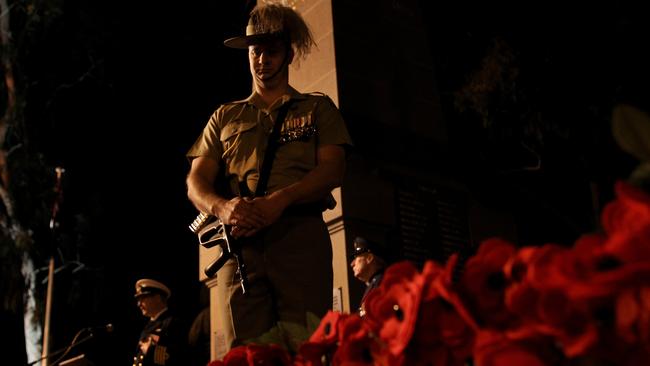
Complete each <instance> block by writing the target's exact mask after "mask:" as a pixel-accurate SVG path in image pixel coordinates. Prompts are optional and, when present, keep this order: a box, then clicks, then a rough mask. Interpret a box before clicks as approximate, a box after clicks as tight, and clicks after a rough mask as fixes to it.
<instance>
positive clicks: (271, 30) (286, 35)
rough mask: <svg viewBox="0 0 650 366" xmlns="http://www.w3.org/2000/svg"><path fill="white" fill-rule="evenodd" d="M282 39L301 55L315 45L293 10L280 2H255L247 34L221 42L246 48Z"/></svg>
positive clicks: (306, 27)
mask: <svg viewBox="0 0 650 366" xmlns="http://www.w3.org/2000/svg"><path fill="white" fill-rule="evenodd" d="M276 39H285V40H286V41H287V43H290V44H291V46H292V47H293V49H294V52H295V53H296V56H297V57H299V58H301V57H304V56H306V55H307V54H308V53H309V51H310V50H311V47H312V46H313V45H315V44H316V43H315V42H314V39H313V37H312V34H311V31H310V30H309V27H308V26H307V24H306V23H305V21H304V20H303V19H302V17H301V16H300V14H298V13H297V12H296V11H295V10H293V9H291V8H289V7H287V6H283V5H279V4H268V5H258V6H256V7H255V8H254V9H253V10H252V11H251V13H250V18H249V20H248V26H246V35H244V36H239V37H233V38H229V39H227V40H225V41H224V42H223V44H224V45H226V46H227V47H231V48H240V49H245V48H248V46H251V45H255V44H260V43H265V42H268V41H271V40H276Z"/></svg>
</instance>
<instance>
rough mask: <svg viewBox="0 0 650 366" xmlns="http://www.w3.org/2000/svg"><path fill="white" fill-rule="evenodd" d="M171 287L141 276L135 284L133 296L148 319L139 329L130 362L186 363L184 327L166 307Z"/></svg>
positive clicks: (141, 364)
mask: <svg viewBox="0 0 650 366" xmlns="http://www.w3.org/2000/svg"><path fill="white" fill-rule="evenodd" d="M170 296H171V291H170V290H169V288H168V287H167V286H165V285H164V284H162V283H161V282H158V281H155V280H152V279H148V278H144V279H141V280H138V281H137V282H136V284H135V299H136V301H137V304H138V308H140V311H141V312H142V315H144V316H145V317H147V318H149V322H147V324H146V325H145V326H144V329H143V330H142V332H141V333H140V339H139V341H138V347H137V349H136V355H135V356H134V357H133V365H134V366H149V365H167V366H176V365H188V364H190V362H188V358H187V357H188V356H189V355H188V352H187V349H188V345H187V332H188V330H187V327H185V326H184V324H183V322H182V321H180V320H179V319H177V318H175V317H173V316H172V314H171V313H170V311H169V309H168V308H167V300H168V299H169V297H170Z"/></svg>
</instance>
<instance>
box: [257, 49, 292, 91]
mask: <svg viewBox="0 0 650 366" xmlns="http://www.w3.org/2000/svg"><path fill="white" fill-rule="evenodd" d="M287 47H288V46H286V45H285V43H284V42H283V41H282V40H274V41H270V42H267V43H263V44H257V45H252V46H249V47H248V61H249V64H250V71H251V74H252V75H253V79H254V80H255V82H256V83H265V82H270V81H274V80H276V79H278V78H281V77H283V76H285V75H286V72H287V69H288V66H289V64H290V63H291V60H292V57H293V52H291V50H288V49H287ZM287 51H289V52H287Z"/></svg>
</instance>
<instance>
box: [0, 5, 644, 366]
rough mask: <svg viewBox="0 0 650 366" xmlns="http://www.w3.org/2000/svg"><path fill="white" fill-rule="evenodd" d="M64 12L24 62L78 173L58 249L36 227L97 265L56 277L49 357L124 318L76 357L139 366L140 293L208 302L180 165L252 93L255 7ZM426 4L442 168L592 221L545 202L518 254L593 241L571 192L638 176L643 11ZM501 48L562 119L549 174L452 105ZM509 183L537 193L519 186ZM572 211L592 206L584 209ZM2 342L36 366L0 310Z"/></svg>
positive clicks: (46, 131)
mask: <svg viewBox="0 0 650 366" xmlns="http://www.w3.org/2000/svg"><path fill="white" fill-rule="evenodd" d="M60 4H61V7H60V10H61V11H60V12H59V13H56V14H52V15H51V16H52V21H51V23H50V24H49V26H48V28H47V32H42V33H40V34H35V35H34V36H33V39H32V41H30V42H28V44H27V46H28V48H26V49H25V50H23V51H22V52H23V57H22V58H21V60H23V61H22V62H23V63H22V64H21V65H20V68H21V72H22V74H23V76H24V77H25V80H26V82H27V85H29V88H28V89H27V90H28V93H27V95H26V103H27V104H26V110H25V118H26V121H27V122H26V124H27V127H28V131H27V133H28V136H29V138H30V146H31V148H32V149H35V150H38V151H40V152H41V153H42V157H43V160H44V162H45V164H46V165H47V166H51V167H55V166H62V167H64V168H65V169H66V173H65V176H64V185H63V192H64V196H63V197H64V201H63V205H62V210H61V214H60V221H61V227H60V231H59V232H58V234H57V235H56V240H55V241H53V240H51V239H50V238H49V236H48V235H47V230H41V231H37V233H36V234H37V236H36V239H37V245H38V246H40V248H41V249H40V251H39V255H40V258H41V259H42V261H41V262H39V263H37V265H38V266H44V265H45V263H46V262H45V259H46V258H47V255H46V253H49V249H48V248H51V247H52V246H53V244H56V247H58V251H57V255H56V257H57V261H59V263H58V264H59V265H60V264H62V263H63V262H66V261H67V262H73V261H76V260H78V261H80V262H83V263H84V265H85V268H84V269H82V270H79V271H76V272H74V273H73V271H72V270H73V269H74V268H75V266H74V265H72V266H69V267H67V268H65V269H63V270H61V271H60V272H59V274H57V277H56V278H55V282H54V283H55V288H54V301H55V303H54V308H53V320H52V326H53V337H54V339H53V347H52V349H58V348H60V347H64V346H65V345H67V343H68V342H69V341H70V340H71V338H72V336H73V335H74V334H75V333H76V331H77V330H79V329H81V328H84V327H87V326H96V325H102V324H106V323H112V324H113V325H114V328H115V331H114V332H113V333H111V334H109V335H101V336H98V337H97V338H96V339H94V340H91V341H90V342H88V343H87V344H85V345H84V346H83V347H80V350H79V351H84V352H86V353H87V354H88V356H89V358H90V359H91V360H93V361H94V362H96V363H97V364H98V365H104V364H106V365H117V364H129V362H130V360H131V357H132V352H133V350H134V348H135V344H136V340H137V337H138V333H139V331H140V329H141V327H142V325H143V324H144V319H143V318H142V317H141V315H140V313H139V311H138V309H137V308H136V306H135V302H134V301H133V290H134V289H133V284H134V282H135V280H137V279H138V278H141V277H151V278H157V279H159V280H161V281H163V282H165V283H167V284H168V285H169V286H170V287H171V288H172V291H173V295H172V303H171V307H172V309H174V310H175V311H176V312H177V313H178V314H181V315H182V316H183V317H185V318H186V319H187V321H191V320H192V318H193V317H194V316H195V315H196V314H197V313H198V312H199V311H200V309H201V307H202V304H201V299H200V288H201V285H200V284H199V283H198V281H197V279H198V268H197V263H198V248H197V243H196V240H195V237H194V236H193V235H192V234H191V233H190V232H189V230H188V229H187V225H188V224H189V223H190V222H191V221H192V220H193V218H194V216H195V214H196V212H195V210H194V209H193V207H192V206H191V205H190V203H189V202H188V200H187V198H186V195H185V182H184V179H185V174H186V173H187V170H188V167H189V165H188V163H187V161H186V160H185V157H184V154H185V152H186V150H187V149H188V148H189V146H190V145H191V144H192V142H193V141H194V138H195V137H196V136H197V135H198V133H199V132H200V131H201V129H202V128H203V125H204V123H205V122H206V121H207V118H208V117H209V116H210V114H211V113H212V112H213V110H214V109H215V108H216V106H217V105H218V104H219V103H222V102H226V101H228V100H232V99H240V98H244V97H246V96H247V95H248V94H249V92H250V78H249V75H248V65H247V61H246V54H245V52H243V53H242V52H237V51H234V50H228V49H225V48H224V47H223V46H222V41H223V39H224V38H227V37H230V36H233V35H237V34H239V33H240V32H241V31H242V29H243V27H244V25H245V23H246V19H247V16H246V15H247V13H248V10H250V8H251V6H252V5H251V4H250V1H243V0H242V1H235V0H229V1H201V0H192V1H184V2H178V3H160V2H154V1H81V0H80V1H61V2H60ZM419 6H420V8H421V11H422V14H423V15H424V18H425V19H426V26H427V29H426V30H425V31H426V32H427V36H428V39H429V40H430V43H429V44H426V45H422V47H430V48H431V52H432V54H433V55H434V60H435V70H436V77H437V82H438V89H439V93H440V95H441V98H442V99H441V100H442V109H443V112H444V115H445V120H446V123H447V124H448V126H447V128H448V130H449V133H450V136H449V137H450V145H451V146H452V148H451V149H450V150H449V151H448V155H446V156H445V157H444V158H445V165H446V169H448V170H449V171H450V172H452V174H458V175H459V176H462V179H466V180H467V181H472V182H473V184H472V186H471V187H472V189H473V190H474V191H475V194H476V196H477V197H482V198H483V199H485V200H486V204H487V205H497V204H498V202H489V201H490V200H494V201H500V200H502V199H503V200H505V201H509V200H511V201H512V202H506V203H504V206H507V207H512V206H509V205H514V202H515V201H518V200H520V199H521V197H522V196H525V197H527V198H528V199H530V197H531V196H541V197H545V196H548V197H550V200H551V201H552V200H557V201H563V202H564V205H565V206H564V208H565V209H566V215H567V216H572V217H573V218H574V219H575V218H579V217H582V218H583V220H580V219H577V220H569V221H571V222H572V223H573V224H575V225H574V226H571V224H567V222H566V221H564V222H560V224H557V223H556V222H553V221H551V223H552V225H544V223H543V222H540V220H541V221H543V216H545V215H547V214H548V212H546V211H543V210H540V209H539V207H535V206H534V205H531V207H530V211H529V212H523V211H522V212H519V214H520V216H519V218H520V219H521V220H520V222H519V224H520V226H519V227H518V229H519V233H520V235H521V237H520V238H521V239H522V242H525V243H535V242H544V241H545V240H552V239H554V238H555V239H556V240H561V241H566V242H570V241H571V240H573V239H574V238H575V236H576V235H577V233H578V232H580V231H584V230H592V229H594V222H593V220H592V219H593V217H592V214H593V213H592V212H590V211H588V210H584V209H583V207H584V205H583V203H584V200H585V199H586V200H587V201H589V194H588V192H584V191H578V188H576V189H575V190H574V187H578V186H580V187H584V186H585V184H584V183H585V182H588V181H593V182H597V183H598V184H599V187H600V188H601V191H600V193H599V194H600V198H601V199H602V200H604V201H606V200H607V199H610V198H611V191H609V190H608V189H611V187H610V185H611V184H612V183H613V182H614V181H615V180H616V179H620V178H624V177H626V176H627V174H629V172H630V171H631V169H632V168H633V167H634V165H635V164H636V162H635V161H634V160H633V159H632V158H631V157H629V156H627V155H625V154H624V153H622V152H621V151H620V150H618V148H617V147H616V146H615V143H614V141H613V139H612V138H611V136H610V125H609V122H610V117H611V109H612V107H613V106H614V105H615V104H616V103H619V102H627V103H630V104H633V105H636V106H638V107H640V108H643V109H646V110H647V108H648V107H649V106H650V104H649V103H648V96H649V92H648V89H647V85H650V84H649V82H650V78H649V77H648V75H649V73H648V71H647V65H650V62H649V61H650V60H649V59H648V57H647V56H645V54H644V52H643V51H644V50H643V49H644V48H646V47H647V37H646V33H645V32H647V25H646V19H645V18H643V17H642V13H641V12H639V11H638V9H631V8H625V7H623V6H622V5H617V6H614V5H612V4H610V5H603V6H601V7H598V8H594V7H590V8H584V9H567V8H561V9H560V8H551V5H546V6H547V7H548V8H534V7H533V8H528V9H523V8H522V9H517V8H492V7H488V6H487V5H482V6H479V7H463V6H460V5H459V6H452V5H447V6H441V5H436V4H434V3H433V2H429V1H421V2H420V5H419ZM18 21H19V20H18ZM495 39H502V40H504V41H505V42H507V43H508V44H509V45H510V47H511V48H512V49H513V52H514V54H515V55H516V57H517V60H518V68H519V70H520V72H521V74H520V75H521V78H520V80H521V84H520V85H518V87H519V88H520V89H518V90H519V93H521V95H519V97H523V98H525V100H526V102H527V103H526V104H525V105H526V106H528V107H529V108H531V109H533V110H538V111H541V112H542V113H544V115H545V116H546V120H551V121H553V123H554V124H553V126H547V127H548V129H547V130H545V131H547V132H548V131H550V132H548V133H547V135H546V138H545V140H544V145H543V146H541V147H540V151H543V153H544V158H545V159H544V163H545V170H544V171H543V172H541V173H540V172H537V173H525V172H521V173H519V174H513V175H498V174H497V173H495V172H497V171H501V170H502V169H503V168H504V167H505V168H507V167H508V165H509V164H513V165H517V164H520V163H521V160H526V159H527V157H526V156H522V155H517V154H516V153H517V152H518V151H519V152H520V150H516V149H515V150H510V149H508V146H509V145H508V144H507V143H508V142H510V141H505V142H506V143H504V144H497V142H503V140H498V139H497V140H494V139H491V136H489V135H487V134H486V133H485V131H482V130H480V129H479V128H476V129H475V130H472V129H468V128H466V126H467V123H468V122H467V120H468V119H471V118H470V117H468V116H467V115H466V114H462V113H459V112H458V111H457V110H456V109H455V108H454V100H453V98H454V97H453V96H454V92H455V91H458V90H459V89H461V88H462V86H463V85H464V84H465V83H466V82H467V79H468V77H469V76H470V75H471V74H472V73H473V72H475V71H476V70H477V69H479V68H480V66H481V60H482V59H483V58H484V57H485V54H486V52H488V49H489V48H490V46H491V45H492V44H493V43H494V40H495ZM386 47H390V45H386ZM349 57H354V58H363V57H364V54H357V55H349ZM338 59H339V60H341V59H342V57H341V55H338ZM366 61H367V62H368V63H372V62H374V61H375V60H372V59H368V60H366ZM389 67H394V68H397V67H399V65H390V66H389ZM342 112H343V114H344V117H345V110H344V109H342ZM357 133H358V134H357V135H356V136H355V135H353V138H354V139H355V140H358V141H359V143H360V145H361V146H364V144H366V141H368V140H372V139H373V138H375V137H377V136H375V135H374V134H373V132H372V131H363V132H357ZM361 133H363V134H361ZM495 141H496V142H495ZM425 153H426V152H425ZM407 155H408V154H407ZM400 157H401V156H400V155H399V154H398V158H400ZM506 178H507V179H513V180H516V181H517V184H516V186H517V187H523V188H525V190H526V192H527V193H526V194H521V192H516V191H509V187H510V186H508V185H507V183H506V182H504V181H503V180H504V179H506ZM509 194H510V196H508V195H509ZM518 194H521V196H518ZM585 197H586V198H585ZM574 198H575V200H576V201H580V202H581V203H580V205H576V206H571V200H572V199H574ZM44 204H47V205H49V204H50V203H48V202H45V203H44ZM519 205H520V206H518V207H519V208H521V206H524V203H522V202H519ZM522 218H523V219H522ZM559 221H562V220H559ZM43 224H44V225H46V223H45V222H43ZM45 274H46V271H43V272H41V273H40V274H39V280H40V279H42V278H43V277H44V276H45ZM39 286H40V287H39V290H40V291H43V290H44V288H45V286H43V285H40V282H39ZM2 332H3V333H5V335H9V338H11V339H12V342H11V343H10V347H7V348H6V349H7V350H10V351H11V352H10V353H11V354H10V355H9V360H11V362H10V363H5V362H2V363H3V364H15V365H21V364H24V363H25V359H24V358H25V356H24V353H23V351H22V350H23V339H22V338H21V337H18V336H13V335H15V334H21V332H22V319H21V318H19V317H11V316H9V315H3V324H2ZM5 338H7V337H5Z"/></svg>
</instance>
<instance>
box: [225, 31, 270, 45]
mask: <svg viewBox="0 0 650 366" xmlns="http://www.w3.org/2000/svg"><path fill="white" fill-rule="evenodd" d="M279 38H280V36H279V35H278V34H276V33H264V34H253V35H250V36H239V37H233V38H228V39H226V40H225V41H223V44H224V46H226V47H230V48H238V49H246V48H248V46H252V45H256V44H261V43H266V42H270V41H274V40H276V39H279Z"/></svg>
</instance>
